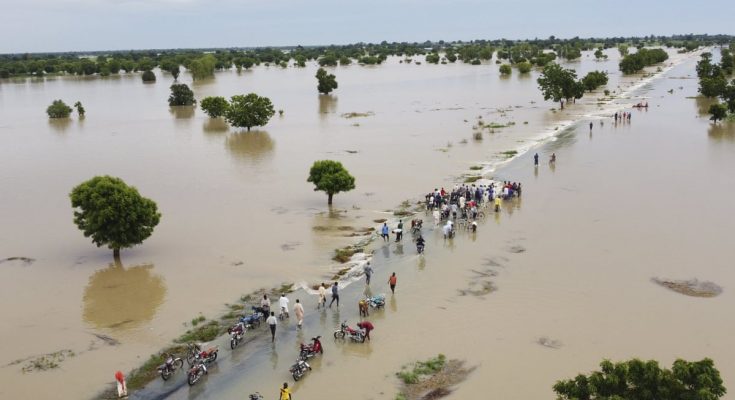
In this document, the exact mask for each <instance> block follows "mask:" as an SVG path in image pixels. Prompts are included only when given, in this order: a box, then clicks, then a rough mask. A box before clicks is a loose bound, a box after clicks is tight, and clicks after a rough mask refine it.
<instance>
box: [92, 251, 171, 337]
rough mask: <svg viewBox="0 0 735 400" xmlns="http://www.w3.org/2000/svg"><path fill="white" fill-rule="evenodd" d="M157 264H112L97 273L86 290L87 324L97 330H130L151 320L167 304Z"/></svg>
mask: <svg viewBox="0 0 735 400" xmlns="http://www.w3.org/2000/svg"><path fill="white" fill-rule="evenodd" d="M152 270H153V265H152V264H144V265H136V266H134V267H130V268H124V267H123V266H122V264H110V266H109V267H108V268H105V269H101V270H99V271H97V272H95V273H94V274H93V275H92V276H91V277H90V278H89V284H88V285H87V287H86V288H85V289H84V299H83V302H84V312H83V318H84V321H86V322H88V323H90V324H92V325H94V326H95V327H97V328H108V329H127V328H131V327H135V326H138V325H140V324H141V323H144V322H146V321H150V320H151V319H152V318H153V316H154V315H155V314H156V310H157V309H158V307H159V306H160V305H161V303H163V299H164V297H165V295H166V286H165V285H164V282H163V278H161V277H160V276H159V275H154V274H153V273H152Z"/></svg>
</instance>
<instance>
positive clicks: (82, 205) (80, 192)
mask: <svg viewBox="0 0 735 400" xmlns="http://www.w3.org/2000/svg"><path fill="white" fill-rule="evenodd" d="M69 197H70V198H71V206H72V208H74V223H75V224H76V225H77V226H78V227H79V229H80V230H81V231H82V232H83V233H84V236H85V237H91V238H92V242H93V243H94V244H96V245H97V247H101V246H107V247H108V248H110V249H112V250H113V251H114V255H115V257H118V256H119V255H120V249H122V248H127V247H132V246H135V245H137V244H141V243H143V241H144V240H145V239H147V238H148V237H149V236H151V234H152V233H153V229H154V228H155V227H156V225H158V222H159V221H160V219H161V214H160V213H159V212H158V208H157V206H156V203H155V202H153V200H150V199H147V198H145V197H143V196H141V195H140V194H139V193H138V190H137V189H136V188H135V187H132V186H128V185H127V184H125V182H123V180H122V179H120V178H115V177H111V176H96V177H94V178H92V179H90V180H88V181H86V182H83V183H81V184H80V185H78V186H76V187H75V188H74V189H72V191H71V193H70V194H69Z"/></svg>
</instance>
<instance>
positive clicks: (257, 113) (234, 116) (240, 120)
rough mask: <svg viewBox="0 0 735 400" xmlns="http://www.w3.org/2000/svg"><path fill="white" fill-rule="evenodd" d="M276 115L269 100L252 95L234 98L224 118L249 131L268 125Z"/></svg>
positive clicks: (231, 123) (231, 99) (233, 124)
mask: <svg viewBox="0 0 735 400" xmlns="http://www.w3.org/2000/svg"><path fill="white" fill-rule="evenodd" d="M275 113H276V111H275V110H274V109H273V104H272V103H271V100H270V99H269V98H267V97H261V96H258V95H257V94H255V93H250V94H248V95H236V96H232V97H231V98H230V105H229V107H227V110H226V111H225V114H224V116H225V120H226V121H227V122H228V123H229V124H230V125H232V126H236V127H238V128H247V129H248V131H249V130H250V128H251V127H253V126H263V125H265V124H267V123H268V121H269V120H270V119H271V117H273V114H275Z"/></svg>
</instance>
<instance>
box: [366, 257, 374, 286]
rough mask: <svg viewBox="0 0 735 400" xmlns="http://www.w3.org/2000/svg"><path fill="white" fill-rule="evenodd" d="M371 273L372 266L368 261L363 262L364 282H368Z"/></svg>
mask: <svg viewBox="0 0 735 400" xmlns="http://www.w3.org/2000/svg"><path fill="white" fill-rule="evenodd" d="M372 275H373V267H371V266H370V261H368V262H367V264H365V284H367V285H369V284H370V277H371V276H372Z"/></svg>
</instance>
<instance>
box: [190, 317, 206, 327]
mask: <svg viewBox="0 0 735 400" xmlns="http://www.w3.org/2000/svg"><path fill="white" fill-rule="evenodd" d="M204 320H206V318H204V315H200V316H198V317H196V318H194V319H192V320H191V326H197V325H199V323H200V322H204Z"/></svg>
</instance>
